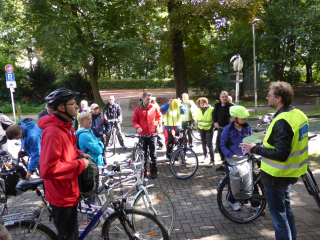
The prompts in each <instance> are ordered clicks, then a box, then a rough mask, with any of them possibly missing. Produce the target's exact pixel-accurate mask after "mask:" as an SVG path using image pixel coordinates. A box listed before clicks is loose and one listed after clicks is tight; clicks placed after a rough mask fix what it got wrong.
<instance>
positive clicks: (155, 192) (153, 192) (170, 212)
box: [132, 187, 176, 235]
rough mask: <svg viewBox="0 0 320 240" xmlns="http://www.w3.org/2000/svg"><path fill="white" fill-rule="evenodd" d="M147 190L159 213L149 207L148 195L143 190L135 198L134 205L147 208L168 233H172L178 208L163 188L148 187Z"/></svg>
mask: <svg viewBox="0 0 320 240" xmlns="http://www.w3.org/2000/svg"><path fill="white" fill-rule="evenodd" d="M147 191H148V194H149V196H150V198H151V201H152V205H153V207H154V209H155V210H156V211H157V214H155V213H154V212H153V211H152V209H151V208H150V207H149V204H148V201H147V197H146V195H145V192H143V191H142V192H141V193H140V194H139V195H138V197H137V198H135V199H134V200H133V203H132V205H133V206H134V207H140V208H142V209H147V210H148V212H149V213H151V214H153V215H155V216H156V217H157V218H158V219H159V220H160V221H161V222H162V224H163V225H164V226H165V227H166V228H167V230H168V234H169V235H170V234H171V232H172V230H173V228H174V224H175V221H176V215H175V214H176V210H175V207H174V204H173V201H172V199H171V197H170V195H169V194H168V193H167V192H166V191H164V190H163V189H161V188H157V187H148V188H147Z"/></svg>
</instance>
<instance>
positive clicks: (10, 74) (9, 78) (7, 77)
mask: <svg viewBox="0 0 320 240" xmlns="http://www.w3.org/2000/svg"><path fill="white" fill-rule="evenodd" d="M6 79H7V81H8V82H9V81H15V80H14V73H6Z"/></svg>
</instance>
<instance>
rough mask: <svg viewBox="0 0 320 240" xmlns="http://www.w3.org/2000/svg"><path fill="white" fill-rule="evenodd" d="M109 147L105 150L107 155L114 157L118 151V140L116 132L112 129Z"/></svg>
mask: <svg viewBox="0 0 320 240" xmlns="http://www.w3.org/2000/svg"><path fill="white" fill-rule="evenodd" d="M107 146H108V148H107V149H106V151H105V157H106V158H108V157H112V156H113V155H115V153H116V142H115V134H114V131H112V130H111V133H110V139H109V142H108V145H107Z"/></svg>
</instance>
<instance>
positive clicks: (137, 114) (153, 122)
mask: <svg viewBox="0 0 320 240" xmlns="http://www.w3.org/2000/svg"><path fill="white" fill-rule="evenodd" d="M160 121H161V114H160V111H159V109H158V108H156V107H154V106H152V104H151V93H147V92H145V93H143V95H142V101H141V102H139V105H138V106H137V107H136V109H135V110H134V112H133V116H132V124H133V127H134V128H135V129H136V131H137V133H139V135H141V136H145V135H151V136H152V137H151V138H147V139H145V140H144V143H143V151H144V154H145V155H144V157H145V163H144V164H145V168H147V161H146V160H147V157H148V156H147V153H148V147H149V150H150V158H151V167H150V168H151V170H150V174H151V178H152V179H155V178H157V177H158V173H157V152H156V146H157V135H156V128H157V127H156V126H159V125H160V123H161V122H160Z"/></svg>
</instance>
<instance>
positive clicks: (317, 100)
mask: <svg viewBox="0 0 320 240" xmlns="http://www.w3.org/2000/svg"><path fill="white" fill-rule="evenodd" d="M319 99H320V97H317V98H316V106H315V109H316V110H318V109H319Z"/></svg>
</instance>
